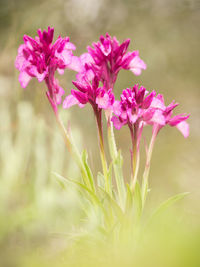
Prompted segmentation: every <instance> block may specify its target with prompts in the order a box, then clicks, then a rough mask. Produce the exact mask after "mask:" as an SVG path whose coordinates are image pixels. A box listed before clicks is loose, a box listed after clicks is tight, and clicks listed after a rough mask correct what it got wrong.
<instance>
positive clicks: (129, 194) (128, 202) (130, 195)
mask: <svg viewBox="0 0 200 267" xmlns="http://www.w3.org/2000/svg"><path fill="white" fill-rule="evenodd" d="M126 188H127V191H126V205H125V212H126V213H129V211H130V210H131V209H132V208H133V193H132V191H131V188H130V186H129V184H126Z"/></svg>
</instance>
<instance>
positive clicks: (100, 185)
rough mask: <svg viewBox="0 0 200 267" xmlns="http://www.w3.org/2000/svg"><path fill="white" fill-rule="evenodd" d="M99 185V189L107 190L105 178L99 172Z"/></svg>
mask: <svg viewBox="0 0 200 267" xmlns="http://www.w3.org/2000/svg"><path fill="white" fill-rule="evenodd" d="M97 184H98V187H100V188H102V189H104V188H105V178H104V176H103V174H102V173H101V172H98V174H97Z"/></svg>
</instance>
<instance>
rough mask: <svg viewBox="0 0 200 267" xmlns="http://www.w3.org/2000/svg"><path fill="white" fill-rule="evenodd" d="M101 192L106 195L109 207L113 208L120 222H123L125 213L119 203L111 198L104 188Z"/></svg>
mask: <svg viewBox="0 0 200 267" xmlns="http://www.w3.org/2000/svg"><path fill="white" fill-rule="evenodd" d="M100 189H101V191H102V192H103V193H104V195H105V197H106V199H107V200H108V203H109V205H110V206H111V207H112V209H113V211H114V213H115V215H116V216H117V217H118V218H119V220H120V221H122V220H123V218H124V213H123V211H122V209H121V208H120V206H119V205H118V203H117V202H116V201H115V200H114V199H113V198H111V196H110V195H109V194H108V193H107V192H106V191H105V190H104V189H102V188H100Z"/></svg>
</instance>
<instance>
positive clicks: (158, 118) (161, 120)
mask: <svg viewBox="0 0 200 267" xmlns="http://www.w3.org/2000/svg"><path fill="white" fill-rule="evenodd" d="M151 121H152V122H153V123H156V124H159V125H163V126H164V125H165V124H166V120H165V117H164V116H163V114H162V111H161V110H156V111H155V112H154V114H153V117H152V119H151Z"/></svg>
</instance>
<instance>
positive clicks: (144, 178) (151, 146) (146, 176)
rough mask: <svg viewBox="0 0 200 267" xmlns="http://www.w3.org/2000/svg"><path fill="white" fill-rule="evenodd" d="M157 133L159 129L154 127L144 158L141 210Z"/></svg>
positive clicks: (144, 199)
mask: <svg viewBox="0 0 200 267" xmlns="http://www.w3.org/2000/svg"><path fill="white" fill-rule="evenodd" d="M158 132H159V127H158V126H156V127H155V129H153V133H152V137H151V141H150V144H149V147H148V151H147V158H146V164H145V169H144V173H143V181H142V207H143V208H144V204H145V201H146V196H147V192H148V178H149V171H150V164H151V157H152V153H153V147H154V144H155V140H156V136H157V134H158Z"/></svg>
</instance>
